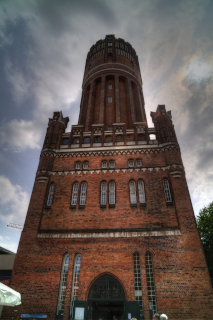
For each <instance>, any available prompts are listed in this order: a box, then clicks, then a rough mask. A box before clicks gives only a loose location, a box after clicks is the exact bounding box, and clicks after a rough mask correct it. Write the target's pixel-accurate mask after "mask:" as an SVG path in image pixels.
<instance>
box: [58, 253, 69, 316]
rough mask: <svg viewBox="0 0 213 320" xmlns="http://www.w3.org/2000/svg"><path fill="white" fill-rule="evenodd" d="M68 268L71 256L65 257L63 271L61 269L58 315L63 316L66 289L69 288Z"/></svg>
mask: <svg viewBox="0 0 213 320" xmlns="http://www.w3.org/2000/svg"><path fill="white" fill-rule="evenodd" d="M68 267H69V255H68V254H66V255H65V256H64V259H63V264H62V269H61V280H60V288H59V296H58V305H57V314H58V315H63V311H64V301H65V294H66V288H67V274H68Z"/></svg>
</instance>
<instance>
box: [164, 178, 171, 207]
mask: <svg viewBox="0 0 213 320" xmlns="http://www.w3.org/2000/svg"><path fill="white" fill-rule="evenodd" d="M163 188H164V194H165V200H166V202H172V196H171V192H170V188H169V181H168V180H167V179H164V180H163Z"/></svg>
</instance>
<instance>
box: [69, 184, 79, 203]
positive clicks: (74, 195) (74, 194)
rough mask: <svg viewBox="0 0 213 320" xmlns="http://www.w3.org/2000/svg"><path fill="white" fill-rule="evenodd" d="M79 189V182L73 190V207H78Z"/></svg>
mask: <svg viewBox="0 0 213 320" xmlns="http://www.w3.org/2000/svg"><path fill="white" fill-rule="evenodd" d="M78 188H79V184H78V182H75V183H74V185H73V188H72V201H71V205H72V206H76V204H77V203H78Z"/></svg>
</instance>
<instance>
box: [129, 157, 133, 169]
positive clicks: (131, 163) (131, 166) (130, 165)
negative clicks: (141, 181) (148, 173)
mask: <svg viewBox="0 0 213 320" xmlns="http://www.w3.org/2000/svg"><path fill="white" fill-rule="evenodd" d="M128 167H129V168H133V167H134V160H132V159H130V160H128Z"/></svg>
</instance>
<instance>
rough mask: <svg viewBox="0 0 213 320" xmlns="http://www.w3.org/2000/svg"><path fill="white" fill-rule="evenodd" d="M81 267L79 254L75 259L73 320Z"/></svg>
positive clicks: (72, 295)
mask: <svg viewBox="0 0 213 320" xmlns="http://www.w3.org/2000/svg"><path fill="white" fill-rule="evenodd" d="M80 267H81V255H80V254H78V255H77V256H76V257H75V262H74V269H73V281H72V294H71V307H70V309H71V319H72V318H73V317H72V314H73V307H74V301H75V300H77V299H78V290H79V276H80Z"/></svg>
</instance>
